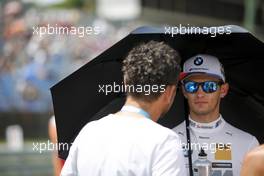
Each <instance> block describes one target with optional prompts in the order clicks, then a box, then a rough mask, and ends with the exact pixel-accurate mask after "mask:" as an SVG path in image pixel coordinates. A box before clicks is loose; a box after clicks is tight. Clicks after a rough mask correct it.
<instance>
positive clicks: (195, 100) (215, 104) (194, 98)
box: [182, 74, 228, 116]
mask: <svg viewBox="0 0 264 176" xmlns="http://www.w3.org/2000/svg"><path fill="white" fill-rule="evenodd" d="M186 79H187V80H186V81H187V82H188V81H194V82H198V83H202V82H205V81H214V82H217V83H219V82H220V80H219V79H217V78H215V77H211V76H208V75H202V74H200V75H192V76H190V77H189V78H186ZM186 81H185V82H186ZM182 89H183V94H184V96H185V97H186V98H187V99H188V104H189V108H190V114H191V115H195V116H205V115H218V113H219V106H220V100H221V98H223V97H224V96H225V95H226V94H227V91H228V84H227V83H225V84H218V85H217V89H216V91H215V92H211V93H206V92H204V91H203V89H202V86H201V85H200V86H199V88H198V90H197V92H194V93H188V92H186V90H185V89H184V87H182Z"/></svg>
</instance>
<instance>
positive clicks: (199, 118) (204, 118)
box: [190, 111, 220, 123]
mask: <svg viewBox="0 0 264 176" xmlns="http://www.w3.org/2000/svg"><path fill="white" fill-rule="evenodd" d="M219 116H220V113H219V111H217V112H214V113H208V114H197V113H194V112H192V111H191V112H190V117H191V119H192V120H194V121H196V122H199V123H210V122H213V121H215V120H217V119H218V118H219Z"/></svg>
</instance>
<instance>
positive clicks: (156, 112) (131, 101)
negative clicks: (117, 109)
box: [124, 96, 161, 122]
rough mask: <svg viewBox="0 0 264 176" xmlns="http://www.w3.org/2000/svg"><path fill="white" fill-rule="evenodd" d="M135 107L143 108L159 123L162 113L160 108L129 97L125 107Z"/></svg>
mask: <svg viewBox="0 0 264 176" xmlns="http://www.w3.org/2000/svg"><path fill="white" fill-rule="evenodd" d="M126 105H127V106H135V107H137V108H141V109H143V110H144V111H146V112H147V113H149V115H150V118H151V120H153V121H155V122H156V121H158V119H159V117H160V115H161V112H160V111H159V108H157V107H156V106H155V105H154V103H146V102H143V101H139V100H135V99H134V98H132V97H130V96H128V97H127V100H126V102H125V104H124V106H126Z"/></svg>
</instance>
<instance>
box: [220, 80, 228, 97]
mask: <svg viewBox="0 0 264 176" xmlns="http://www.w3.org/2000/svg"><path fill="white" fill-rule="evenodd" d="M228 90H229V84H228V83H224V84H223V85H221V88H220V96H221V98H224V97H225V96H226V95H227V93H228Z"/></svg>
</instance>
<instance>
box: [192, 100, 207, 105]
mask: <svg viewBox="0 0 264 176" xmlns="http://www.w3.org/2000/svg"><path fill="white" fill-rule="evenodd" d="M194 103H195V104H206V103H208V102H207V101H196V102H194Z"/></svg>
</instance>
